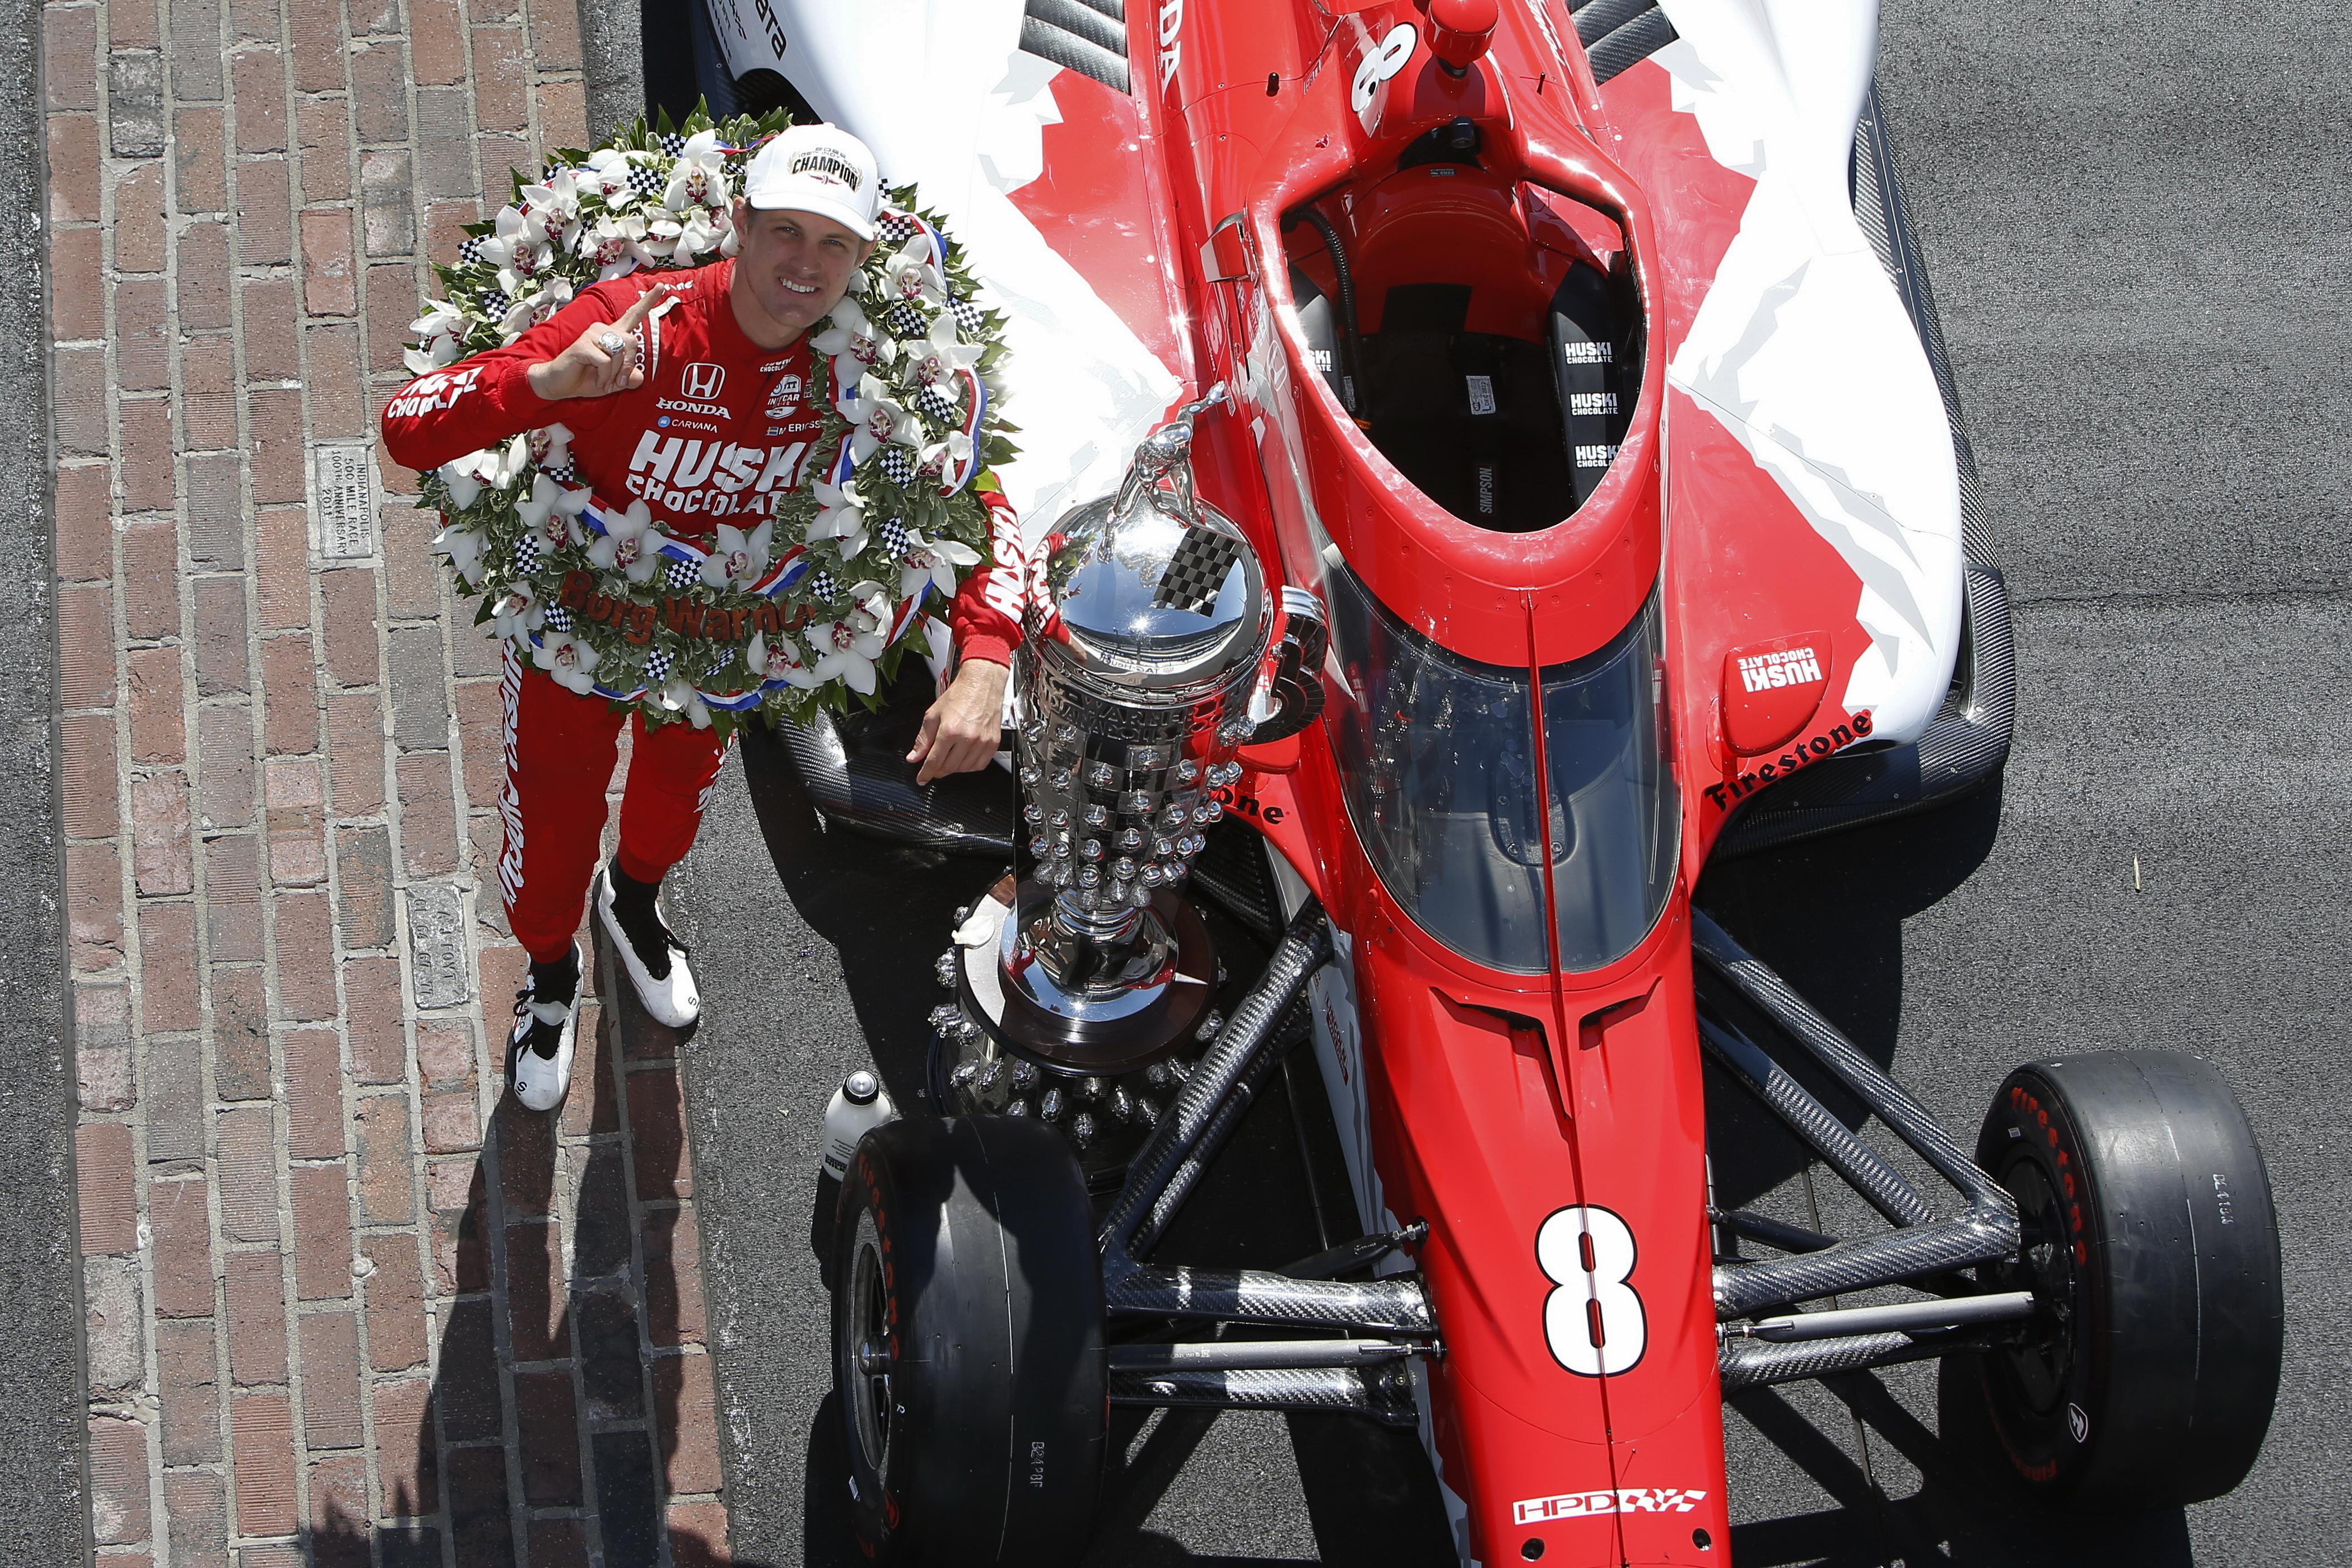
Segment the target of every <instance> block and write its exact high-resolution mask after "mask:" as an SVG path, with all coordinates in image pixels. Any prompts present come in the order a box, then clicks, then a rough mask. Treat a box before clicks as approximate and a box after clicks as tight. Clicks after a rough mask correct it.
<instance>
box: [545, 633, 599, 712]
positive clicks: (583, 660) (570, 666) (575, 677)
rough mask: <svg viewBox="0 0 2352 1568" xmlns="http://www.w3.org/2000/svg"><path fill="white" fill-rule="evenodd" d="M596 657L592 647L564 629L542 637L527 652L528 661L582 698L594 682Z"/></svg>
mask: <svg viewBox="0 0 2352 1568" xmlns="http://www.w3.org/2000/svg"><path fill="white" fill-rule="evenodd" d="M597 658H598V655H597V653H596V650H595V649H593V648H592V647H590V646H589V645H588V644H587V643H583V642H582V641H581V640H580V639H579V638H577V637H574V636H572V634H571V633H569V632H551V633H550V634H549V635H547V636H545V637H542V638H541V640H540V644H539V646H538V647H536V648H534V649H532V650H531V654H530V662H531V663H532V664H537V665H538V666H539V667H540V668H541V669H542V670H545V671H546V672H547V673H548V674H551V675H553V676H554V677H555V681H556V684H557V685H561V686H562V687H563V688H564V689H565V690H566V691H572V692H577V693H579V694H580V695H582V696H583V697H584V696H586V695H588V693H589V690H590V688H591V687H593V686H594V685H595V684H596V678H595V674H594V671H595V668H596V664H597Z"/></svg>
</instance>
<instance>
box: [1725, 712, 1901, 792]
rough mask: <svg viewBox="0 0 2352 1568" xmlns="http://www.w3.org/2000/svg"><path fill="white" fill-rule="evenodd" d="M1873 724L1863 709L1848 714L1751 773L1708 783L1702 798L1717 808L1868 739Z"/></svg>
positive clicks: (1874, 725)
mask: <svg viewBox="0 0 2352 1568" xmlns="http://www.w3.org/2000/svg"><path fill="white" fill-rule="evenodd" d="M1875 727H1876V723H1875V721H1874V720H1873V719H1872V718H1871V716H1870V710H1868V709H1867V708H1865V709H1864V710H1863V711H1862V712H1860V713H1854V714H1849V715H1847V716H1846V721H1845V722H1844V723H1843V724H1841V725H1836V726H1833V727H1831V728H1829V729H1827V730H1825V731H1823V732H1822V734H1820V735H1817V736H1815V737H1812V738H1811V740H1801V741H1799V742H1798V743H1797V744H1796V745H1794V746H1792V747H1790V748H1789V749H1788V750H1786V751H1784V752H1782V753H1780V756H1779V757H1776V758H1773V759H1772V760H1771V761H1769V762H1767V763H1765V764H1764V765H1763V766H1761V767H1760V768H1757V769H1756V770H1755V771H1754V772H1752V773H1742V774H1740V775H1739V777H1738V778H1737V779H1727V780H1725V781H1724V782H1723V783H1720V784H1710V785H1708V786H1707V787H1706V798H1707V799H1708V800H1711V801H1713V802H1714V803H1715V804H1716V805H1717V807H1723V806H1727V805H1729V804H1730V803H1731V802H1732V801H1734V800H1742V799H1744V798H1746V797H1747V796H1749V795H1752V794H1754V793H1755V792H1756V791H1757V790H1758V789H1762V788H1763V787H1764V786H1765V785H1767V784H1769V783H1771V782H1772V781H1773V780H1774V779H1786V778H1787V777H1788V776H1789V775H1790V774H1791V773H1794V772H1796V771H1797V770H1798V769H1799V768H1806V767H1810V766H1811V765H1812V764H1813V763H1816V762H1819V761H1820V760H1821V759H1822V758H1824V757H1834V756H1836V755H1837V754H1838V753H1839V752H1841V751H1843V750H1844V749H1845V748H1846V747H1849V746H1852V745H1853V744H1854V743H1855V742H1856V741H1859V740H1866V739H1868V738H1869V737H1870V732H1871V731H1872V730H1873V729H1874V728H1875Z"/></svg>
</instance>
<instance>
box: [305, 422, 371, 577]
mask: <svg viewBox="0 0 2352 1568" xmlns="http://www.w3.org/2000/svg"><path fill="white" fill-rule="evenodd" d="M375 506H376V483H375V447H374V444H373V443H371V442H365V441H329V442H321V443H320V444H318V445H315V446H313V447H311V448H310V544H311V548H312V549H315V550H316V551H318V553H319V555H320V559H326V560H349V559H354V558H358V557H364V556H372V555H373V554H375Z"/></svg>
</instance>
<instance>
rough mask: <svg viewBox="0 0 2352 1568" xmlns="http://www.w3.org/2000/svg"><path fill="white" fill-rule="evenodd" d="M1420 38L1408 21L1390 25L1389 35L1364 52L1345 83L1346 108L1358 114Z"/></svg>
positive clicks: (1364, 108)
mask: <svg viewBox="0 0 2352 1568" xmlns="http://www.w3.org/2000/svg"><path fill="white" fill-rule="evenodd" d="M1420 37H1421V35H1420V34H1418V33H1416V32H1414V31H1413V28H1412V23H1410V22H1400V23H1399V24H1397V26H1393V27H1391V28H1390V29H1389V36H1388V37H1385V38H1382V39H1381V44H1380V47H1378V48H1376V49H1371V50H1369V51H1367V52H1366V54H1365V56H1364V58H1363V62H1362V63H1361V64H1360V65H1359V66H1357V68H1356V79H1355V80H1354V81H1352V82H1350V83H1349V91H1348V102H1349V107H1350V108H1352V109H1354V110H1355V111H1356V112H1357V113H1358V114H1361V113H1363V112H1364V110H1367V109H1369V108H1370V107H1371V103H1372V94H1373V93H1375V92H1377V91H1379V90H1380V85H1381V83H1382V82H1384V81H1386V80H1388V79H1389V78H1391V77H1392V76H1394V75H1396V74H1397V72H1399V71H1401V70H1402V69H1404V63H1405V61H1407V60H1409V59H1411V58H1412V47H1413V45H1414V44H1415V43H1417V42H1419V40H1420Z"/></svg>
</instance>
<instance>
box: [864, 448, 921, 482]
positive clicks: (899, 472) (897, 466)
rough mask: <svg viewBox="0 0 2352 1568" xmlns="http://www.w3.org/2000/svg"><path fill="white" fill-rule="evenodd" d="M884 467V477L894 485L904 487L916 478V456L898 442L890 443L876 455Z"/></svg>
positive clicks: (876, 460)
mask: <svg viewBox="0 0 2352 1568" xmlns="http://www.w3.org/2000/svg"><path fill="white" fill-rule="evenodd" d="M874 461H875V462H877V463H879V464H880V465H882V476H883V477H884V478H886V479H887V480H889V481H890V483H892V484H893V485H904V484H906V483H908V481H909V480H911V479H913V478H914V476H915V456H914V454H913V453H911V452H908V450H907V449H906V448H905V447H903V446H901V445H899V444H898V443H897V442H895V441H893V442H889V443H887V444H885V445H884V446H883V448H882V450H881V451H879V452H877V453H876V454H875V455H874Z"/></svg>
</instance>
